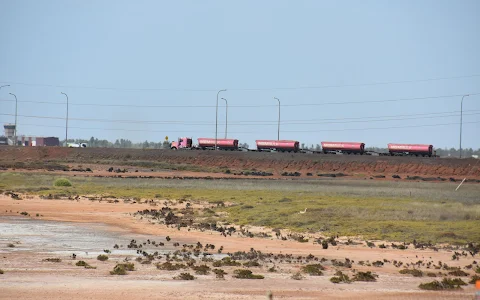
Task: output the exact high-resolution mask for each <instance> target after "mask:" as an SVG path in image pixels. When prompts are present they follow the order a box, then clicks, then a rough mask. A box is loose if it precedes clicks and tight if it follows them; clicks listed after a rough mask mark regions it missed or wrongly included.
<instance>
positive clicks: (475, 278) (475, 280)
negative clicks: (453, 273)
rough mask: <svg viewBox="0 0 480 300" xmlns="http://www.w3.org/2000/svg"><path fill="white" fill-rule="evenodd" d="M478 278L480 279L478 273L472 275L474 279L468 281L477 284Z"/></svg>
mask: <svg viewBox="0 0 480 300" xmlns="http://www.w3.org/2000/svg"><path fill="white" fill-rule="evenodd" d="M477 280H480V276H478V275H473V276H472V279H471V280H470V281H469V282H468V283H470V284H475V283H476V282H477Z"/></svg>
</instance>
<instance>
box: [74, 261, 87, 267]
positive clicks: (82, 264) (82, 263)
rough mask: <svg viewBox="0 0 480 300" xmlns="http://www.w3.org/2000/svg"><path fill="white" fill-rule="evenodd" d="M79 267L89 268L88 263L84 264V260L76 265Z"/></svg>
mask: <svg viewBox="0 0 480 300" xmlns="http://www.w3.org/2000/svg"><path fill="white" fill-rule="evenodd" d="M75 265H76V266H77V267H85V266H88V264H87V263H86V262H84V261H83V260H79V261H77V263H76V264H75Z"/></svg>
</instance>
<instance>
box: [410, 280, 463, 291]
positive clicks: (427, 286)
mask: <svg viewBox="0 0 480 300" xmlns="http://www.w3.org/2000/svg"><path fill="white" fill-rule="evenodd" d="M461 285H467V284H466V283H465V282H464V281H463V280H461V279H460V278H455V279H450V278H443V280H442V281H441V282H440V281H437V280H434V281H432V282H427V283H421V284H420V285H419V286H418V287H419V288H420V289H422V290H431V291H438V290H453V289H459V288H460V286H461Z"/></svg>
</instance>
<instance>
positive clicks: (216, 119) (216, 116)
mask: <svg viewBox="0 0 480 300" xmlns="http://www.w3.org/2000/svg"><path fill="white" fill-rule="evenodd" d="M226 91H227V90H219V91H218V93H217V105H216V106H215V110H216V112H215V150H217V134H218V94H220V93H221V92H226Z"/></svg>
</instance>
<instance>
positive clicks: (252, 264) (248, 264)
mask: <svg viewBox="0 0 480 300" xmlns="http://www.w3.org/2000/svg"><path fill="white" fill-rule="evenodd" d="M243 266H244V267H247V268H250V267H261V266H262V265H261V264H259V263H258V262H257V261H247V262H246V263H243Z"/></svg>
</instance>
